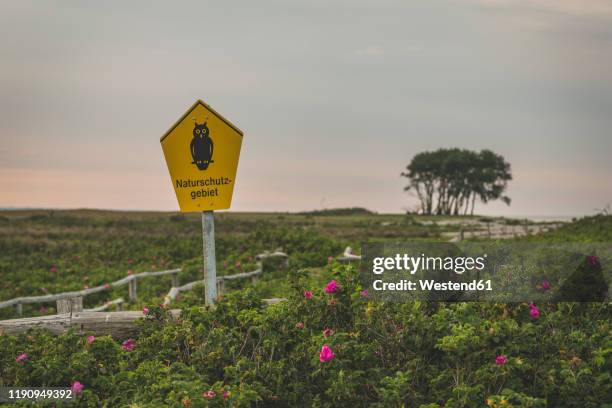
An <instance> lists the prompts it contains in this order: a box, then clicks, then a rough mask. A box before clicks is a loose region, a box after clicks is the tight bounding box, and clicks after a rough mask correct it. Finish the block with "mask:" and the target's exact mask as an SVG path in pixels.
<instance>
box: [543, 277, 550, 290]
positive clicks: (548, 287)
mask: <svg viewBox="0 0 612 408" xmlns="http://www.w3.org/2000/svg"><path fill="white" fill-rule="evenodd" d="M542 289H544V290H548V289H550V282H549V281H548V279H544V280H543V281H542Z"/></svg>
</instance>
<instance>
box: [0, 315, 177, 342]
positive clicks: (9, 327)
mask: <svg viewBox="0 0 612 408" xmlns="http://www.w3.org/2000/svg"><path fill="white" fill-rule="evenodd" d="M180 312H181V311H180V310H179V309H174V310H171V311H170V313H171V314H172V317H174V318H176V317H178V316H179V315H180ZM142 317H143V314H142V312H141V311H127V312H77V313H72V314H70V313H64V314H59V315H53V316H40V317H27V318H22V319H12V320H2V321H0V331H2V332H3V333H6V334H19V333H25V332H27V331H28V330H30V329H34V328H36V329H46V330H49V331H50V332H52V333H55V334H61V333H65V332H67V331H68V330H70V329H73V330H75V331H76V332H77V333H80V334H85V333H94V334H96V335H99V336H104V335H111V336H113V337H115V338H127V337H130V336H134V335H136V334H137V333H138V325H136V324H134V323H135V322H136V321H137V320H138V319H141V318H142Z"/></svg>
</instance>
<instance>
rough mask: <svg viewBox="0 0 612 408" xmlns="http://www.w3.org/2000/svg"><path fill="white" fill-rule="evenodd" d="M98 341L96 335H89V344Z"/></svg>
mask: <svg viewBox="0 0 612 408" xmlns="http://www.w3.org/2000/svg"><path fill="white" fill-rule="evenodd" d="M94 341H96V336H87V344H91V343H93V342H94Z"/></svg>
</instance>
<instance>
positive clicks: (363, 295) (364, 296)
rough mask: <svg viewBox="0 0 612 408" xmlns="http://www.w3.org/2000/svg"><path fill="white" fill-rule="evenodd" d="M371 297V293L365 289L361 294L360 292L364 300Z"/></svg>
mask: <svg viewBox="0 0 612 408" xmlns="http://www.w3.org/2000/svg"><path fill="white" fill-rule="evenodd" d="M369 295H370V292H368V290H367V289H364V290H362V291H361V292H359V296H361V297H362V298H367V297H368V296H369Z"/></svg>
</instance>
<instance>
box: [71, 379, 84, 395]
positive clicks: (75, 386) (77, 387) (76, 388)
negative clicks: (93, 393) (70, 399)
mask: <svg viewBox="0 0 612 408" xmlns="http://www.w3.org/2000/svg"><path fill="white" fill-rule="evenodd" d="M83 388H85V386H84V385H83V384H81V383H80V382H79V381H75V382H73V383H72V386H71V387H70V389H71V390H72V392H74V393H75V394H80V393H82V392H83Z"/></svg>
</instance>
